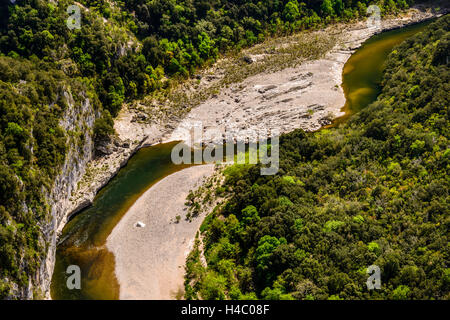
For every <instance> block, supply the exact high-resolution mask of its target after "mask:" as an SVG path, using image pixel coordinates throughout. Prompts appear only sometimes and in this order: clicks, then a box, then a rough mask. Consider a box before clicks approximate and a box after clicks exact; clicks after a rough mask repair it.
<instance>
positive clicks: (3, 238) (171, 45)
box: [0, 0, 421, 298]
mask: <svg viewBox="0 0 450 320" xmlns="http://www.w3.org/2000/svg"><path fill="white" fill-rule="evenodd" d="M79 3H80V4H81V5H82V8H81V10H80V12H81V21H80V25H81V28H80V29H70V28H68V27H67V19H68V17H69V13H68V12H67V8H68V6H69V5H72V4H74V2H73V1H69V0H59V1H44V0H16V1H15V2H14V3H12V2H10V1H2V3H1V4H0V188H1V191H0V265H1V269H0V298H4V297H12V296H11V292H13V291H12V290H13V289H14V292H17V290H18V289H23V288H25V287H26V286H27V285H28V284H30V283H31V282H34V281H36V276H35V275H36V270H38V268H39V267H40V265H41V262H42V260H43V258H44V257H45V255H46V252H47V243H45V240H44V236H43V234H44V229H45V228H44V226H45V225H46V224H48V221H49V220H50V218H51V217H50V210H51V208H49V205H48V203H47V201H46V200H47V199H46V197H47V196H48V193H49V191H50V190H51V188H52V186H53V182H54V179H55V177H56V176H57V175H58V174H59V173H60V170H61V167H62V165H63V164H64V162H65V160H66V156H67V150H68V147H69V145H70V144H71V143H72V142H73V141H76V143H78V144H80V145H82V144H83V143H84V142H83V138H82V136H83V135H82V132H84V131H86V130H84V131H83V128H79V130H78V131H77V132H66V131H65V130H64V129H63V128H62V127H61V125H60V121H61V117H62V114H64V111H65V110H66V109H67V101H65V99H63V98H61V97H62V96H64V93H65V90H67V88H71V93H72V94H73V95H74V98H75V100H76V101H81V100H82V99H84V98H87V97H88V98H89V100H90V102H91V103H92V104H93V106H94V108H95V110H96V114H97V119H96V121H95V126H94V128H93V131H94V132H93V135H94V137H95V140H96V142H99V141H102V140H105V139H108V137H109V136H110V135H112V134H114V129H113V118H114V117H115V116H117V114H118V113H119V111H120V109H121V107H122V104H123V103H124V102H128V101H132V100H135V99H139V98H141V97H143V96H145V95H149V94H152V93H154V92H158V91H163V92H164V90H170V87H171V85H172V84H173V83H175V82H177V81H182V80H183V79H184V78H186V77H190V76H192V75H193V74H194V73H195V71H196V70H197V69H198V68H201V67H204V66H207V65H209V64H211V63H213V62H214V61H215V60H216V59H217V58H218V57H220V56H221V55H223V54H226V53H230V52H233V51H235V50H236V51H237V50H240V49H241V48H244V47H248V46H251V45H253V44H255V43H258V42H262V41H264V40H265V39H267V38H268V37H275V36H280V35H285V34H290V33H293V32H297V31H301V30H305V29H317V28H322V27H323V26H325V25H326V24H329V23H336V22H339V21H351V20H355V19H360V18H364V17H366V8H367V7H368V6H369V5H370V4H372V3H377V4H378V5H379V6H380V8H381V10H382V14H386V13H395V12H398V11H400V10H403V9H406V8H407V7H408V6H409V5H411V4H412V3H413V1H410V0H408V1H405V0H399V1H393V0H387V1H378V2H373V1H367V0H360V1H354V0H323V1H317V0H315V1H303V2H299V1H297V0H291V1H286V0H270V1H255V0H251V1H243V0H232V1H230V0H228V1H225V0H211V1H207V0H124V1H106V0H80V1H79ZM87 131H89V130H87ZM323 139H325V138H323ZM71 141H72V142H71ZM420 146H421V145H419V146H418V147H420ZM36 296H39V294H38V293H36Z"/></svg>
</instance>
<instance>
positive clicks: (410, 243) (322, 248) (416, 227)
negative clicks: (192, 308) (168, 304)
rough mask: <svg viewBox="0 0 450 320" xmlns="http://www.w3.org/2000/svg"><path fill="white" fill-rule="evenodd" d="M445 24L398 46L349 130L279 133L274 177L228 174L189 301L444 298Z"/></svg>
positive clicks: (448, 275) (449, 72)
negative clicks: (377, 284) (376, 286)
mask: <svg viewBox="0 0 450 320" xmlns="http://www.w3.org/2000/svg"><path fill="white" fill-rule="evenodd" d="M449 27H450V17H449V16H448V15H447V16H444V17H443V18H440V19H439V20H437V21H436V22H434V23H432V24H430V25H429V26H428V27H427V28H426V31H424V32H421V33H419V34H418V35H416V36H414V37H412V38H409V39H408V40H406V41H404V42H403V43H402V44H401V45H399V46H398V47H396V49H395V50H394V51H392V52H391V53H390V55H389V58H388V60H387V63H386V66H385V70H384V77H383V81H382V92H381V94H380V95H379V97H378V99H377V100H376V101H375V102H373V103H372V104H371V105H369V106H368V107H367V108H365V109H363V110H362V111H360V112H359V113H357V114H355V115H354V116H353V117H351V118H350V119H349V120H348V122H346V123H344V124H341V125H339V126H338V127H334V128H327V129H321V130H319V131H317V132H315V133H312V134H311V133H305V132H303V131H302V130H297V131H295V132H292V133H290V134H286V135H282V136H281V139H280V141H281V142H280V143H281V144H280V171H279V173H278V174H277V175H275V176H261V175H260V174H259V172H260V171H259V170H260V168H259V165H233V166H231V167H228V168H227V169H226V170H225V173H224V174H225V182H224V185H223V186H222V187H221V188H218V189H217V194H218V195H219V196H222V197H223V196H225V198H226V199H228V200H227V201H226V202H225V203H224V204H223V205H222V206H218V207H216V208H215V209H214V211H213V212H212V213H211V214H210V215H208V216H207V218H206V219H205V221H204V222H203V225H202V227H201V229H200V230H201V235H202V241H203V247H204V250H203V252H204V257H205V259H206V265H207V266H206V267H205V266H203V264H202V263H201V259H200V255H201V252H200V250H201V249H200V238H199V237H198V238H197V240H196V248H195V250H193V251H192V252H191V254H190V255H189V257H188V259H187V265H186V277H185V288H186V290H185V297H186V298H187V299H199V298H200V299H268V300H270V299H287V300H289V299H300V300H314V299H318V300H324V299H328V300H341V299H356V300H358V299H398V300H406V299H449V298H450V268H449V262H450V261H449V259H450V250H449V249H450V247H449V238H448V236H449V233H448V230H449V227H450V225H449V224H450V214H449V213H450V212H449V200H450V199H449V179H448V175H449V168H450V167H449V165H450V162H449V160H450V149H449V138H450V136H449V128H450V123H449V110H450V109H449V105H450V101H449V98H450V97H449V94H448V93H449V92H450V69H449V67H450V66H449V61H448V52H450V42H449V40H450V29H449ZM371 265H377V266H379V268H380V271H381V289H380V290H368V289H367V286H366V280H367V278H368V274H367V273H366V270H367V268H368V267H369V266H371Z"/></svg>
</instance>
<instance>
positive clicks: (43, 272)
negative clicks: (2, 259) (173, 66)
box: [37, 91, 97, 297]
mask: <svg viewBox="0 0 450 320" xmlns="http://www.w3.org/2000/svg"><path fill="white" fill-rule="evenodd" d="M64 95H65V98H66V101H67V104H68V107H67V110H66V112H65V114H64V116H63V119H62V120H61V121H60V126H61V127H62V128H63V129H64V130H65V131H66V132H67V131H75V130H77V128H81V131H82V132H84V136H83V138H82V139H81V141H83V143H82V144H81V145H79V144H78V143H76V142H73V141H70V139H69V142H68V152H67V155H66V161H65V163H64V165H63V167H62V169H61V172H60V174H59V175H58V176H57V178H56V179H55V181H54V185H53V189H52V190H51V191H50V193H49V194H48V196H47V201H48V203H49V205H50V207H51V221H50V222H49V223H48V224H46V225H44V226H41V228H42V230H43V234H44V238H45V240H46V242H47V244H48V251H47V255H46V258H45V261H44V262H43V263H41V267H40V270H39V273H38V275H37V283H39V286H40V289H41V291H42V292H44V293H45V294H46V296H47V297H49V291H50V283H51V278H52V274H53V268H54V265H55V250H56V243H57V237H58V230H60V229H62V227H63V226H64V225H65V223H66V221H67V210H68V208H69V207H70V202H71V201H70V198H71V195H72V192H73V191H74V190H75V189H76V187H77V183H78V181H79V180H80V179H81V177H82V176H83V174H84V173H85V171H86V167H87V165H88V163H89V161H91V160H92V157H93V150H94V142H93V130H92V128H93V127H94V122H95V119H96V116H97V115H96V112H95V111H94V109H93V107H92V105H91V103H90V101H89V99H88V98H85V99H84V101H82V102H81V103H76V102H75V101H74V99H73V97H72V94H71V93H70V91H65V92H64Z"/></svg>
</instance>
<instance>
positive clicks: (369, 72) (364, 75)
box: [51, 23, 427, 299]
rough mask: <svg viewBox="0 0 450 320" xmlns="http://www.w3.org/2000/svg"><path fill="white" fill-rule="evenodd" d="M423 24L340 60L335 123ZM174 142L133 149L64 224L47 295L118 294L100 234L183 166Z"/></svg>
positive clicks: (375, 90) (373, 93) (375, 85)
mask: <svg viewBox="0 0 450 320" xmlns="http://www.w3.org/2000/svg"><path fill="white" fill-rule="evenodd" d="M426 24H427V23H422V24H418V25H414V26H410V27H406V28H402V29H398V30H393V31H389V32H385V33H382V34H379V35H376V36H374V37H372V38H371V39H369V40H368V41H366V42H365V43H364V45H363V46H362V47H361V48H360V49H358V50H357V51H356V52H355V53H354V54H353V55H352V56H351V57H350V59H349V60H348V62H347V63H346V65H345V66H344V71H343V85H342V86H343V89H344V93H345V96H346V104H345V106H344V109H343V110H344V111H345V112H346V115H345V116H344V117H342V118H340V119H339V120H338V121H337V122H336V123H337V124H339V123H341V122H343V121H345V119H347V118H348V116H350V115H351V114H353V113H355V112H358V111H359V110H361V109H362V108H364V107H366V106H367V105H368V104H370V103H371V102H372V101H374V100H375V99H376V97H377V95H378V94H379V92H380V87H379V84H380V81H381V78H382V71H383V64H384V61H385V60H386V57H387V55H388V54H389V52H391V51H392V48H393V47H394V46H395V45H397V44H399V43H401V42H402V41H403V40H405V39H406V38H408V37H410V36H413V35H414V34H416V33H417V32H419V31H421V30H423V29H424V28H425V26H426ZM174 145H175V143H170V144H162V145H158V146H154V147H149V148H144V149H141V150H140V151H138V152H137V153H136V155H134V156H133V157H132V158H131V159H130V161H129V163H128V164H127V166H126V167H124V168H123V169H121V170H120V172H119V174H118V175H117V176H116V177H115V178H114V179H112V180H111V182H110V183H109V184H108V185H107V186H106V187H105V188H104V189H102V190H101V191H100V192H99V194H98V195H97V197H96V198H95V200H94V204H93V206H92V207H90V208H87V209H85V210H84V211H82V212H81V213H79V214H78V215H76V216H75V217H74V218H73V219H72V220H71V221H70V222H69V223H68V224H67V225H66V226H65V228H64V230H63V235H62V237H61V242H60V244H59V245H58V248H57V251H56V264H55V271H54V274H53V279H52V286H51V296H52V298H53V299H118V297H119V290H120V288H119V285H118V283H117V280H116V278H115V276H114V256H113V255H112V253H110V252H109V251H108V250H107V249H106V247H105V242H106V239H107V237H108V235H109V234H110V233H111V231H112V230H113V228H114V226H115V225H116V224H117V223H118V222H119V221H120V219H121V218H122V216H123V215H124V214H125V213H126V211H127V210H128V209H129V208H130V206H131V205H132V204H133V203H134V202H135V201H136V200H137V199H138V198H139V196H140V195H142V194H143V193H144V192H145V191H146V190H147V189H148V188H150V187H151V186H152V185H153V184H155V183H156V182H157V181H159V180H160V179H162V178H164V177H166V176H167V175H169V174H171V173H174V172H176V171H179V170H181V169H183V168H186V167H187V166H186V165H174V164H173V163H172V162H171V160H170V153H171V149H172V147H173V146H174ZM69 265H78V266H80V268H81V272H82V276H81V290H69V289H67V287H66V280H67V275H66V273H65V270H66V268H67V267H68V266H69Z"/></svg>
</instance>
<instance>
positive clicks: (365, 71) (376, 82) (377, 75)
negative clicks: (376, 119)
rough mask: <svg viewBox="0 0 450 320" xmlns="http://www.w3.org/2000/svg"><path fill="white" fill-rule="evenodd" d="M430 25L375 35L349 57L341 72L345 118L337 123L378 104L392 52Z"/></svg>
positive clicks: (420, 25) (424, 24) (426, 23)
mask: <svg viewBox="0 0 450 320" xmlns="http://www.w3.org/2000/svg"><path fill="white" fill-rule="evenodd" d="M429 23H431V21H427V22H423V23H419V24H415V25H411V26H408V27H405V28H401V29H396V30H392V31H387V32H383V33H380V34H378V35H375V36H373V37H371V38H370V39H369V40H367V41H366V42H364V44H363V45H362V46H361V48H359V49H358V50H357V51H356V52H355V53H354V54H353V55H352V56H351V57H350V59H349V60H348V61H347V63H346V64H345V66H344V70H343V73H342V88H343V90H344V94H345V99H346V103H345V106H344V108H343V111H345V115H344V116H343V117H341V118H339V119H337V121H336V123H335V124H339V123H342V122H344V121H345V120H346V119H348V117H349V116H351V115H352V114H354V113H355V112H358V111H360V110H361V109H363V108H365V107H367V106H368V105H369V104H370V103H371V102H373V101H375V99H376V98H377V96H378V94H379V93H380V90H381V88H380V83H381V80H382V78H383V67H384V62H385V61H386V58H387V56H388V55H389V53H390V52H391V51H392V49H393V48H394V47H395V46H396V45H398V44H400V43H401V42H403V41H404V40H405V39H407V38H409V37H411V36H414V35H415V34H416V33H418V32H420V31H422V30H423V29H425V27H426V26H427V25H428V24H429Z"/></svg>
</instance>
